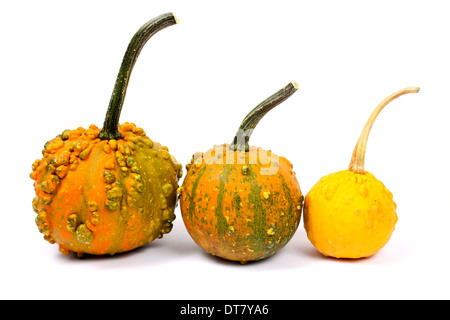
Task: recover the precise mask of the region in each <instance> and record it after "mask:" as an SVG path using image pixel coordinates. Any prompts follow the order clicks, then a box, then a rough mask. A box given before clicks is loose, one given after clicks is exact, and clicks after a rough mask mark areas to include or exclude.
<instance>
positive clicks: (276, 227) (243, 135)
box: [179, 82, 303, 263]
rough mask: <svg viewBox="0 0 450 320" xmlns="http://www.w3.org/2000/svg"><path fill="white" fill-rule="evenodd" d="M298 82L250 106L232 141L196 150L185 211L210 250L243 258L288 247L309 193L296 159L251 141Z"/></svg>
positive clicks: (183, 193)
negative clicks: (295, 167) (295, 169)
mask: <svg viewBox="0 0 450 320" xmlns="http://www.w3.org/2000/svg"><path fill="white" fill-rule="evenodd" d="M297 86H298V85H297V84H296V83H294V82H293V83H291V84H289V85H288V86H286V87H285V88H283V89H282V90H280V91H279V92H278V93H277V94H275V95H274V96H272V97H270V98H269V99H267V100H265V101H264V102H263V103H262V104H260V105H259V106H258V107H256V108H255V109H254V110H253V111H252V112H250V114H249V115H248V116H247V117H246V118H245V119H244V121H243V124H242V125H241V128H240V131H238V134H237V135H236V137H235V140H234V142H233V143H232V145H229V144H223V145H221V146H216V147H214V148H213V149H211V150H209V151H207V152H205V153H196V154H195V155H194V156H193V158H192V160H191V163H190V164H188V165H187V166H186V168H187V174H186V178H185V179H184V182H183V185H182V187H181V188H180V189H179V193H180V208H181V213H182V217H183V221H184V224H185V226H186V229H187V231H188V232H189V234H190V235H191V237H192V239H193V240H194V241H195V243H196V244H197V245H198V246H200V247H201V248H203V249H204V250H206V252H208V253H210V254H212V255H215V256H218V257H221V258H224V259H227V260H232V261H239V262H241V263H246V262H247V261H255V260H260V259H263V258H266V257H268V256H270V255H273V254H274V253H276V252H277V251H278V250H279V249H281V248H282V247H284V246H285V245H286V244H287V243H288V242H289V240H290V239H291V238H292V236H293V235H294V233H295V231H296V230H297V227H298V224H299V221H300V217H301V210H302V206H303V196H302V193H301V190H300V186H299V183H298V181H297V178H296V176H295V173H294V172H293V169H292V168H293V166H292V164H291V163H290V162H289V161H288V160H287V159H286V158H283V157H279V156H277V155H275V154H273V153H271V152H270V151H265V150H263V149H261V148H255V147H252V146H249V145H248V139H249V136H250V134H251V131H252V130H253V129H254V127H255V126H256V124H257V123H258V121H259V120H260V119H261V118H262V117H263V115H264V114H265V113H267V112H268V111H269V110H270V109H272V108H273V107H275V106H276V105H277V104H279V103H281V102H282V101H284V100H285V99H287V97H289V96H290V95H291V94H293V93H294V92H295V91H296V90H297ZM247 130H248V131H247ZM246 131H247V132H246Z"/></svg>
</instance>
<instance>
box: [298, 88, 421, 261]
mask: <svg viewBox="0 0 450 320" xmlns="http://www.w3.org/2000/svg"><path fill="white" fill-rule="evenodd" d="M416 92H419V88H417V87H410V88H405V89H403V90H400V91H398V92H396V93H394V94H392V95H390V96H389V97H387V98H386V99H385V100H383V101H382V102H381V103H380V104H379V105H378V106H377V108H375V110H374V111H373V113H372V114H371V116H370V117H369V119H368V120H367V122H366V124H365V126H364V128H363V130H362V132H361V135H360V137H359V140H358V142H357V144H356V147H355V149H354V152H353V156H352V159H351V162H350V166H349V169H348V170H343V171H339V172H335V173H332V174H330V175H327V176H325V177H322V178H321V179H320V181H319V182H317V183H316V184H315V185H314V186H313V188H312V189H311V190H310V191H309V192H308V194H307V195H306V198H305V208H304V215H303V219H304V227H305V229H306V233H307V236H308V238H309V240H310V241H311V243H312V244H313V245H314V246H315V247H316V249H317V250H318V251H320V252H321V253H322V254H323V255H325V256H330V257H334V258H352V259H356V258H363V257H369V256H371V255H373V254H375V253H376V252H378V251H379V250H380V249H381V248H383V247H384V246H385V245H386V244H387V242H388V241H389V240H390V238H391V235H392V233H393V231H394V229H395V225H396V223H397V213H396V209H397V205H396V204H395V202H394V200H393V196H392V193H391V192H390V191H389V190H388V189H387V188H386V187H385V186H384V184H383V183H382V182H381V181H379V180H378V179H376V178H375V177H374V176H373V175H372V174H371V173H369V172H367V171H365V169H364V159H365V152H366V146H367V140H368V138H369V133H370V130H371V128H372V125H373V123H374V121H375V119H376V117H377V116H378V114H379V113H380V112H381V110H383V108H384V107H385V106H386V105H387V104H388V103H389V102H391V101H392V100H394V99H396V98H398V97H399V96H401V95H404V94H407V93H416Z"/></svg>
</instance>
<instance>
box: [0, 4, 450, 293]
mask: <svg viewBox="0 0 450 320" xmlns="http://www.w3.org/2000/svg"><path fill="white" fill-rule="evenodd" d="M449 10H450V6H449V4H448V1H412V0H408V1H381V0H379V1H376V2H374V1H370V2H369V1H348V0H345V1H331V0H330V1H261V0H260V1H226V2H219V1H206V0H205V1H182V0H180V1H168V0H165V1H126V2H124V1H111V0H108V1H83V0H79V1H77V2H68V1H66V2H62V1H14V2H13V1H9V2H6V1H3V2H2V3H1V5H0V35H1V45H2V49H1V52H0V57H1V59H0V74H1V77H0V88H1V89H0V90H1V91H0V97H1V104H0V106H1V120H2V126H1V130H2V136H3V137H2V142H1V151H2V156H1V160H0V161H1V168H2V178H1V181H2V183H1V184H0V188H1V193H0V194H1V204H2V206H1V207H2V209H1V222H0V244H1V257H0V259H1V261H0V298H2V299H448V298H450V292H449V289H448V288H449V286H450V278H449V270H450V257H449V251H450V245H449V244H450V237H449V230H450V215H449V213H450V212H449V206H450V205H449V198H450V186H449V181H450V170H449V164H450V152H449V150H450V146H449V141H450V129H449V127H448V121H449V119H450V80H449V79H450V77H449V75H450V38H449V34H450V19H449V18H448V14H449V12H450V11H449ZM170 11H172V12H174V13H175V14H176V16H177V17H178V18H179V20H180V24H179V25H176V26H172V27H170V28H167V29H165V30H162V31H161V32H160V33H158V34H157V35H156V36H154V37H153V38H152V39H151V40H150V41H149V42H148V43H147V45H146V47H145V49H144V50H143V51H142V53H141V56H140V58H139V60H138V62H137V64H136V66H135V69H134V71H133V74H132V76H131V81H130V85H129V90H128V94H127V97H126V100H125V105H124V108H123V111H122V116H121V122H125V121H129V122H134V123H136V124H137V125H138V126H140V127H142V128H144V130H145V131H146V132H147V135H148V136H149V137H150V138H151V139H153V140H155V141H158V142H160V143H162V144H163V145H166V146H168V147H169V150H170V153H171V154H173V155H174V156H175V157H176V158H177V159H178V161H180V162H181V163H182V164H183V167H184V165H185V164H186V163H187V162H189V161H190V159H191V156H192V154H193V153H194V152H196V151H206V150H208V149H209V148H211V147H212V146H214V145H215V144H220V143H225V142H230V141H231V139H232V138H233V136H234V133H235V132H236V130H237V128H238V126H239V124H240V122H241V120H242V119H243V118H244V116H245V115H246V114H247V113H248V112H249V111H250V110H251V109H252V108H253V107H254V106H256V105H257V104H258V103H259V102H261V101H262V100H264V99H265V98H266V97H268V96H269V95H271V94H272V93H274V92H275V91H277V90H278V89H280V88H282V87H283V86H284V85H286V84H287V83H288V82H289V81H290V80H296V81H298V82H299V84H300V89H299V91H298V92H297V93H295V94H294V96H292V97H291V98H290V99H288V100H287V101H286V102H284V103H283V104H282V105H280V106H278V107H277V108H276V109H274V110H272V111H271V112H270V113H269V114H268V115H267V116H266V117H265V118H264V119H263V120H262V121H261V122H260V123H259V125H258V127H257V129H256V130H255V132H254V134H253V136H252V139H251V144H252V145H255V146H259V147H263V148H265V149H270V150H272V151H273V152H274V153H276V154H278V155H280V156H284V157H286V158H287V159H289V160H290V161H291V162H292V163H293V164H294V170H295V171H296V173H297V178H298V180H299V182H300V185H301V188H302V191H303V193H304V194H306V193H307V192H308V191H309V189H310V188H311V187H312V186H313V185H314V184H315V183H316V182H317V181H318V180H319V179H320V177H322V176H324V175H326V174H329V173H331V172H335V171H338V170H343V169H346V168H347V166H348V163H349V161H350V157H351V154H352V151H353V147H354V145H355V144H356V141H357V139H358V137H359V134H360V131H361V129H362V127H363V125H364V123H365V121H366V120H367V118H368V117H369V115H370V113H371V112H372V110H373V109H374V108H375V107H376V105H377V104H378V103H379V102H380V101H381V100H383V99H384V98H385V97H386V96H388V95H390V94H391V93H393V92H395V91H397V90H400V89H402V88H404V87H408V86H419V87H421V91H420V93H418V94H410V95H406V96H403V97H400V98H399V99H397V100H395V101H394V102H392V103H391V104H390V105H389V106H388V107H387V108H386V109H385V110H384V111H383V112H382V113H381V114H380V116H379V117H378V119H377V121H376V123H375V125H374V126H373V129H372V133H371V136H370V139H369V144H368V149H367V155H366V169H367V170H368V171H370V172H371V173H373V174H374V175H375V176H376V177H377V178H378V179H380V180H381V181H382V182H383V183H384V184H385V185H386V186H387V187H388V189H390V191H391V192H392V193H393V194H394V200H395V201H396V203H397V205H398V210H397V213H398V217H399V220H398V223H397V227H396V230H395V232H394V234H393V236H392V238H391V240H390V242H389V243H388V244H387V246H386V247H384V248H383V249H382V250H381V251H380V252H379V253H378V254H376V255H375V256H373V257H371V258H368V259H363V260H356V261H343V260H335V259H330V258H325V257H323V256H321V254H320V253H318V252H317V251H316V249H315V248H314V247H313V246H312V245H311V244H310V242H309V240H308V239H307V237H306V234H305V231H304V228H303V221H302V222H301V224H300V226H299V228H298V230H297V232H296V234H295V235H294V237H293V239H292V240H291V241H290V242H289V243H288V244H287V246H286V247H284V248H283V249H282V250H281V251H279V252H278V253H277V254H276V255H274V256H273V257H270V258H268V259H266V260H263V261H259V262H256V263H248V264H247V265H240V264H238V263H232V262H227V261H224V260H221V259H218V258H214V257H212V256H210V255H208V254H206V253H204V251H203V250H202V249H200V248H199V247H197V246H196V244H195V243H194V242H193V241H192V240H191V238H190V236H189V235H188V233H187V232H186V229H185V227H184V224H183V221H182V218H181V213H180V211H179V207H178V208H177V209H176V215H177V219H176V220H175V222H174V228H173V230H172V232H171V233H170V234H168V235H166V236H164V238H163V239H161V240H155V241H154V242H152V243H151V244H149V245H147V246H145V247H143V248H141V249H138V250H135V251H133V252H129V253H125V254H120V255H116V256H112V257H110V256H107V257H87V258H85V259H83V260H79V259H77V258H76V257H75V256H73V255H70V256H64V255H62V254H61V253H59V251H58V246H57V245H50V244H49V243H47V242H46V241H44V240H43V239H42V235H41V234H40V233H39V232H38V229H37V226H36V225H35V222H34V219H35V213H34V212H33V210H32V208H31V200H32V199H33V197H34V188H33V181H32V180H31V179H30V178H29V174H30V172H31V164H32V163H33V161H34V160H35V159H37V158H40V157H41V150H42V148H43V145H44V143H45V142H46V141H47V140H50V139H52V138H54V137H55V136H56V135H57V134H59V133H61V132H62V131H63V130H64V129H69V128H70V129H75V128H77V127H79V126H82V127H84V128H87V127H88V126H89V125H90V124H96V125H97V126H99V127H101V126H102V124H103V119H104V115H105V113H106V108H107V106H108V102H109V98H110V95H111V92H112V88H113V86H114V82H115V78H116V75H117V72H118V70H119V66H120V63H121V60H122V57H123V54H124V53H125V49H126V47H127V45H128V42H129V40H130V39H131V37H132V36H133V35H134V33H135V32H136V31H137V30H138V29H139V28H140V26H141V25H142V24H144V23H145V22H146V21H147V20H150V19H151V18H153V17H155V16H157V15H159V14H162V13H165V12H170ZM185 173H186V170H185V169H184V175H183V178H184V176H185ZM183 178H182V179H183Z"/></svg>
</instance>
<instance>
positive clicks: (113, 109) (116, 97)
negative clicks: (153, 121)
mask: <svg viewBox="0 0 450 320" xmlns="http://www.w3.org/2000/svg"><path fill="white" fill-rule="evenodd" d="M176 23H178V20H177V18H176V17H175V16H174V15H173V13H165V14H162V15H160V16H158V17H156V18H154V19H152V20H150V21H148V22H147V23H146V24H144V25H143V26H142V27H141V28H140V29H139V30H138V31H137V32H136V34H135V35H134V36H133V38H132V39H131V41H130V44H129V45H128V48H127V51H126V52H125V56H124V57H123V60H122V65H121V66H120V70H119V74H118V75H117V79H116V83H115V85H114V90H113V92H112V95H111V100H110V102H109V106H108V111H107V112H106V117H105V122H104V124H103V128H102V130H101V131H100V133H99V138H100V139H103V140H110V139H120V138H121V137H122V135H121V133H120V132H119V117H120V112H121V111H122V106H123V102H124V100H125V95H126V93H127V87H128V82H129V80H130V75H131V71H132V70H133V67H134V65H135V63H136V60H137V58H138V56H139V54H140V53H141V51H142V48H143V47H144V45H145V44H146V43H147V41H148V40H149V39H150V38H151V37H152V36H153V35H154V34H155V33H157V32H158V31H160V30H162V29H164V28H166V27H169V26H171V25H174V24H176Z"/></svg>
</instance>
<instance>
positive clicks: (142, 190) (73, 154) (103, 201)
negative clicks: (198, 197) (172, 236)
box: [30, 14, 182, 256]
mask: <svg viewBox="0 0 450 320" xmlns="http://www.w3.org/2000/svg"><path fill="white" fill-rule="evenodd" d="M174 23H176V19H175V18H174V16H173V15H172V14H165V15H161V16H159V17H157V18H155V19H153V20H151V21H149V22H148V23H147V24H145V25H144V26H143V27H142V28H141V29H140V30H139V31H138V32H137V33H136V35H135V37H134V38H133V40H132V42H131V43H130V46H129V47H128V50H127V53H126V54H125V57H124V62H123V63H122V67H121V70H120V72H119V76H118V78H117V81H116V86H115V88H114V91H113V95H112V98H111V103H110V107H109V108H108V112H107V116H106V120H105V124H104V127H103V129H101V130H100V129H99V128H97V127H96V126H95V125H91V126H90V127H89V128H88V129H87V130H85V129H84V128H81V127H80V128H78V129H75V130H65V131H64V132H62V134H60V135H58V136H57V137H56V138H54V139H52V140H50V141H48V142H47V143H46V144H45V146H44V150H43V151H42V154H43V156H44V157H43V158H42V159H38V160H36V161H35V162H34V163H33V165H32V169H33V172H32V173H31V175H30V176H31V178H32V179H34V180H35V182H34V186H35V191H36V197H35V198H34V199H33V209H34V211H35V212H36V213H37V218H36V223H37V225H38V227H39V230H40V232H42V233H43V234H44V238H45V239H46V240H47V241H49V242H50V243H55V242H56V243H58V244H59V249H60V251H61V252H62V253H64V254H68V253H69V252H71V251H73V252H76V253H77V254H78V255H79V256H82V255H83V254H85V253H88V254H95V255H102V254H115V253H119V252H125V251H129V250H132V249H135V248H137V247H140V246H142V245H144V244H146V243H148V242H150V241H152V240H153V239H155V238H161V237H162V236H163V234H165V233H168V232H170V230H171V228H172V221H173V220H174V219H175V215H174V209H175V206H176V204H177V194H176V190H177V188H178V180H179V178H180V177H181V176H182V166H181V164H179V163H178V162H177V161H176V160H175V158H174V157H173V156H171V155H170V154H169V152H168V151H169V150H168V148H167V147H163V146H161V145H160V144H159V143H156V142H154V141H152V140H151V139H150V138H149V137H147V136H146V134H145V132H144V130H143V129H141V128H138V127H136V125H135V124H133V123H124V124H122V125H121V126H120V127H119V126H118V120H119V116H120V111H121V108H122V104H123V100H124V97H125V92H126V87H127V83H128V79H129V75H130V73H131V69H132V67H133V65H134V62H135V60H136V59H137V56H138V55H139V52H140V49H141V48H142V46H143V45H144V44H145V42H146V41H147V40H148V39H149V38H150V37H151V36H152V35H153V34H155V33H156V32H157V31H159V30H161V29H163V28H165V27H167V26H169V25H172V24H174ZM136 39H137V40H136Z"/></svg>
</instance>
